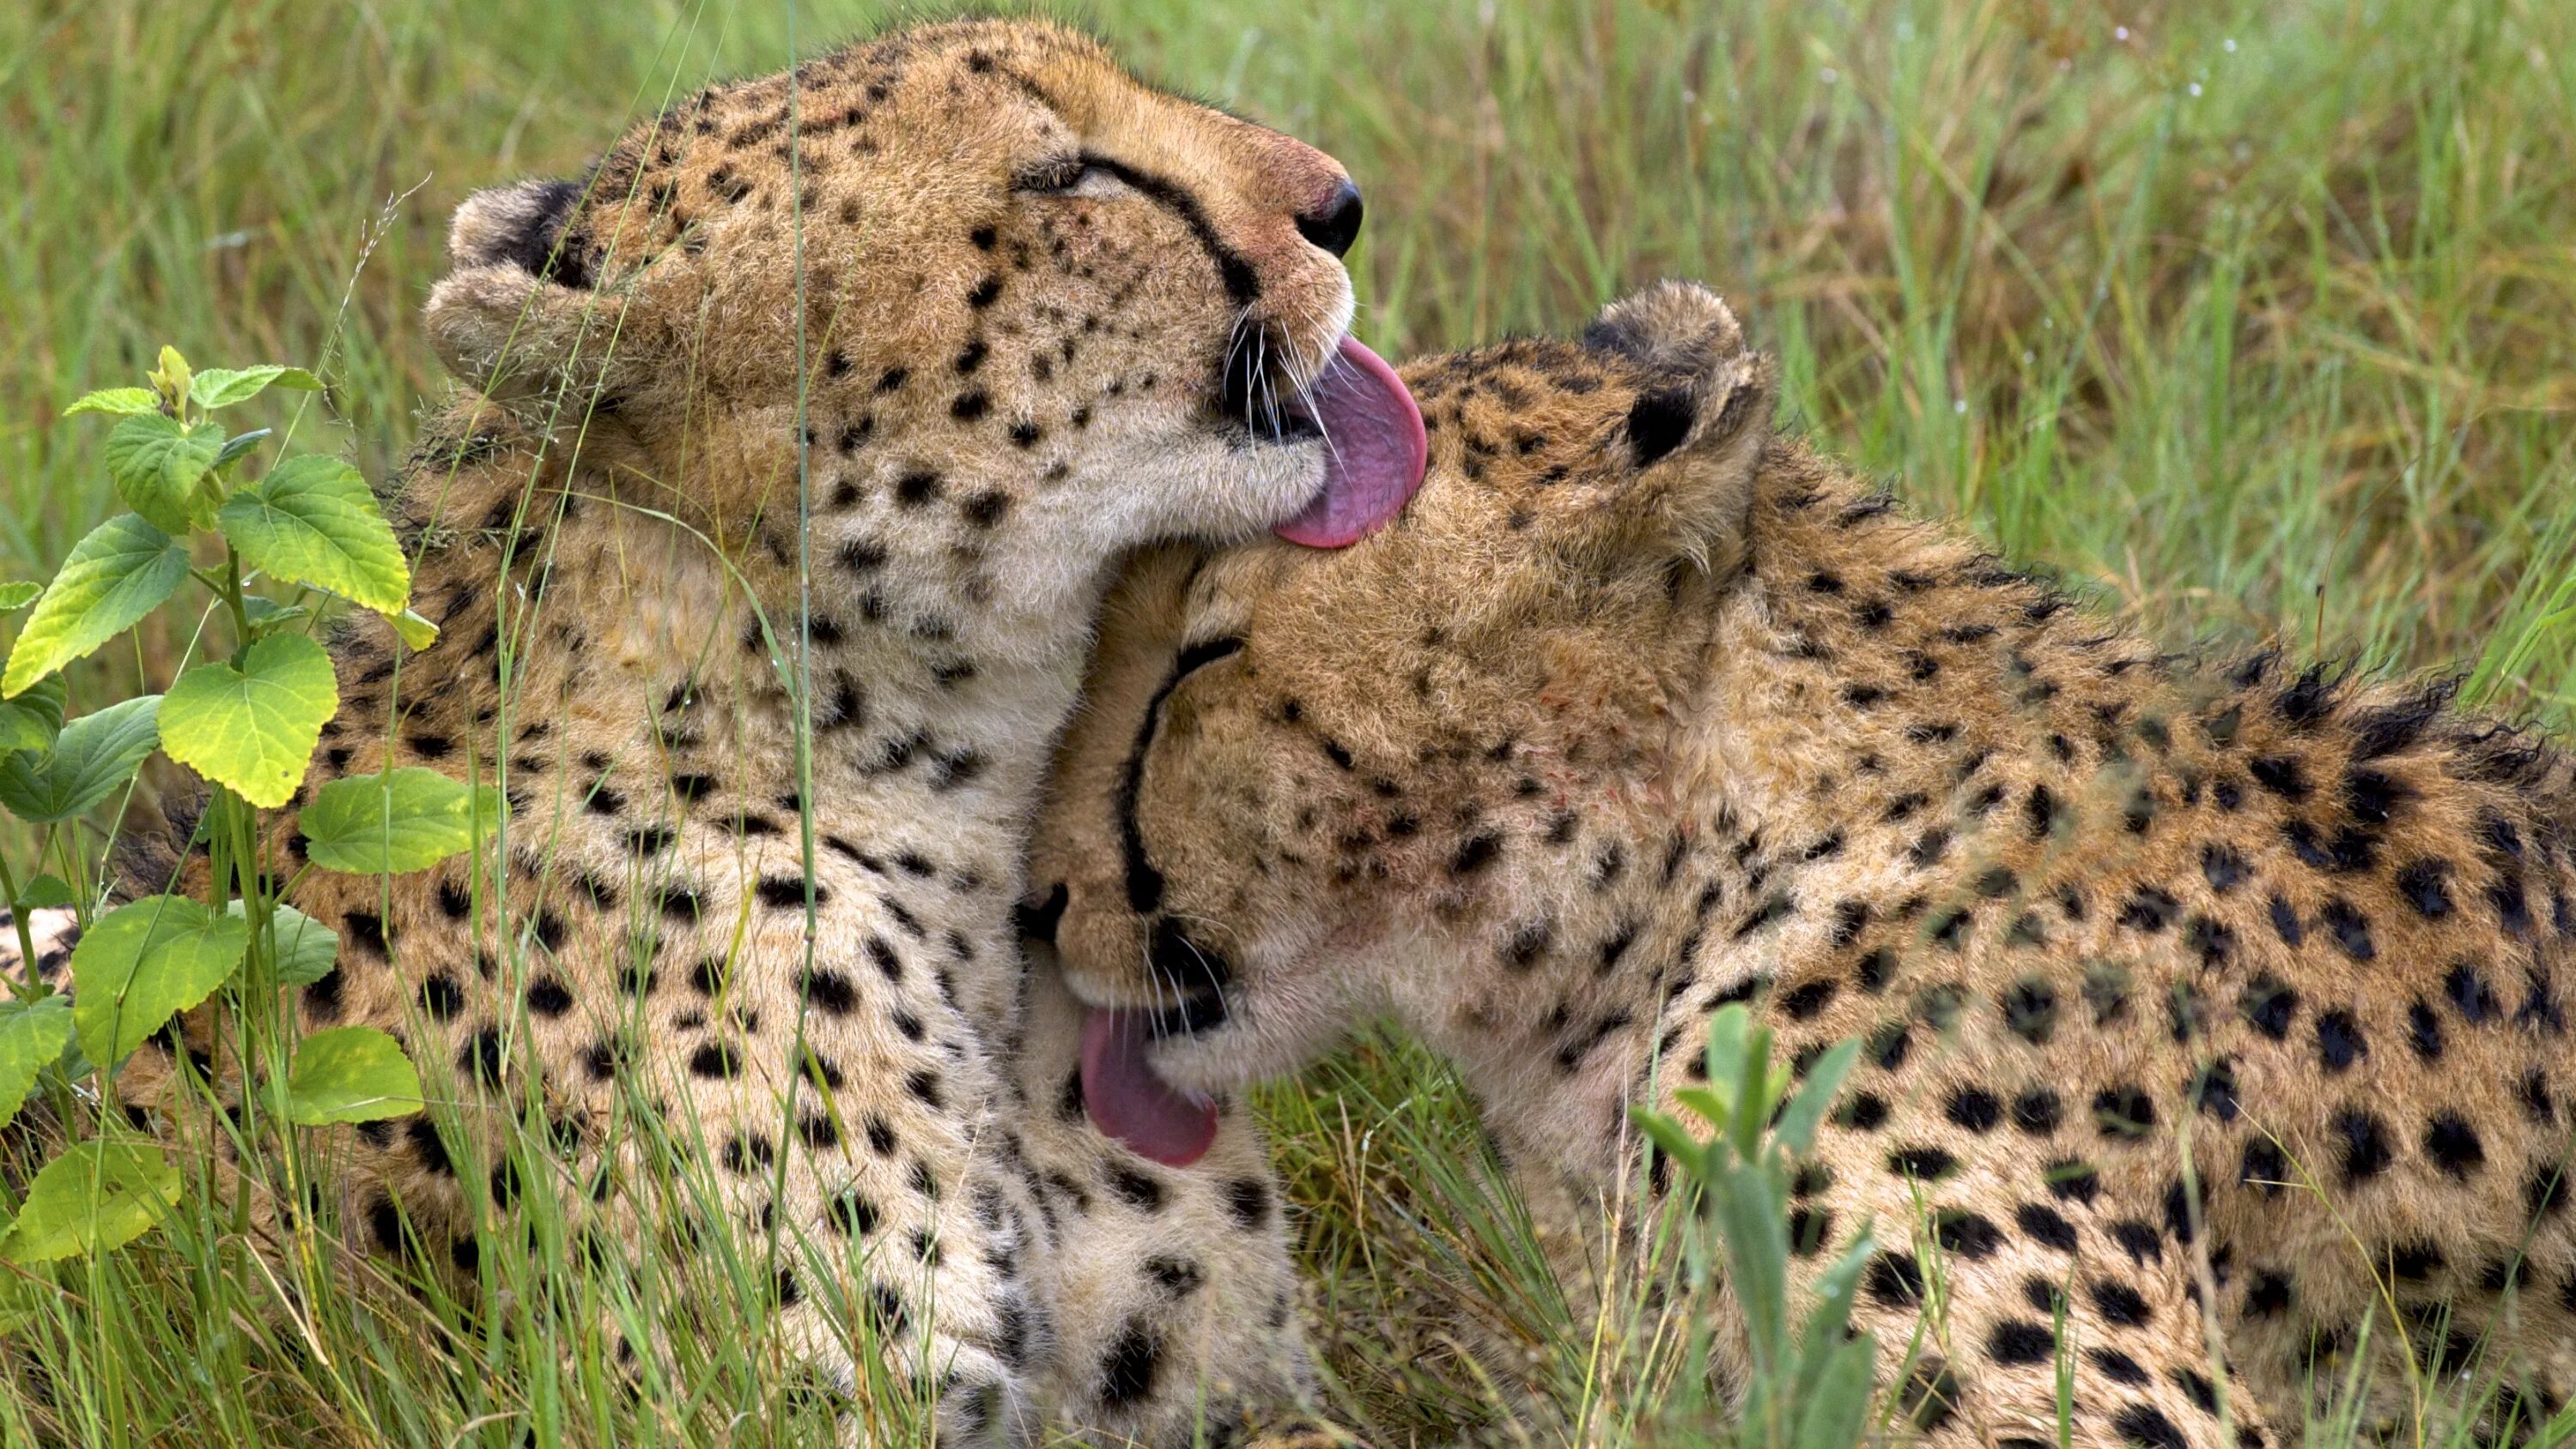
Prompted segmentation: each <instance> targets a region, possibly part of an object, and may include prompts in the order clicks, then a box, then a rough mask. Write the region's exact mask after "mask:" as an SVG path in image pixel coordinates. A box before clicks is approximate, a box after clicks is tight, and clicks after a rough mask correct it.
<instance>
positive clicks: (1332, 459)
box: [1278, 337, 1431, 548]
mask: <svg viewBox="0 0 2576 1449" xmlns="http://www.w3.org/2000/svg"><path fill="white" fill-rule="evenodd" d="M1307 401H1308V404H1309V405H1310V406H1311V407H1313V409H1314V412H1315V422H1316V425H1317V426H1319V427H1320V428H1322V429H1323V432H1324V450H1325V451H1324V459H1325V462H1324V491H1323V492H1321V493H1319V494H1317V495H1315V501H1314V502H1312V503H1309V504H1307V505H1306V511H1305V512H1303V513H1300V514H1298V515H1297V516H1296V517H1294V518H1292V519H1289V520H1288V521H1287V522H1286V523H1283V524H1281V525H1279V530H1278V531H1279V536H1280V537H1281V538H1284V539H1286V540H1288V541H1289V542H1290V543H1302V544H1304V545H1306V546H1307V547H1308V548H1340V547H1342V546H1344V545H1346V544H1353V543H1357V542H1359V541H1360V540H1361V539H1363V538H1365V537H1367V536H1368V535H1369V534H1370V533H1372V532H1374V531H1375V530H1376V529H1377V527H1378V525H1380V524H1382V523H1384V522H1386V521H1387V520H1388V519H1390V518H1393V517H1394V516H1395V515H1396V513H1397V512H1398V511H1400V510H1401V509H1402V508H1403V507H1404V503H1405V500H1406V499H1408V498H1411V497H1412V496H1413V490H1414V489H1416V488H1419V487H1421V486H1422V469H1423V467H1424V465H1425V464H1426V463H1428V462H1429V461H1430V458H1431V444H1430V440H1429V439H1427V438H1425V437H1424V436H1423V433H1422V410H1421V409H1420V408H1418V407H1415V406H1414V405H1413V394H1411V393H1409V392H1406V391H1405V390H1404V380H1403V379H1402V378H1399V377H1397V376H1396V375H1395V369H1394V368H1392V367H1389V366H1387V365H1386V359H1385V358H1382V357H1380V356H1378V355H1377V354H1376V353H1374V352H1371V351H1369V350H1368V349H1367V348H1365V347H1362V346H1361V345H1360V344H1359V343H1358V342H1357V341H1356V340H1355V339H1352V338H1349V337H1345V338H1343V339H1342V345H1341V350H1340V351H1339V352H1337V353H1335V354H1334V357H1333V360H1332V362H1331V363H1329V364H1327V365H1326V366H1325V368H1324V375H1323V376H1321V377H1319V378H1317V379H1315V385H1314V387H1313V388H1312V389H1310V390H1309V391H1308V393H1307Z"/></svg>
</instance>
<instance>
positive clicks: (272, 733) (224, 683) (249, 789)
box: [161, 634, 340, 810]
mask: <svg viewBox="0 0 2576 1449" xmlns="http://www.w3.org/2000/svg"><path fill="white" fill-rule="evenodd" d="M339 707H340V691H339V688H338V686H337V685H336V684H334V682H333V680H332V675H331V656H330V655H329V654H328V653H326V652H324V650H323V648H322V646H321V645H319V644H316V643H314V642H313V641H312V640H311V639H310V638H307V637H306V636H304V635H302V634H271V635H269V636H268V637H267V638H265V639H261V640H259V641H257V642H256V643H254V644H252V645H251V646H250V647H249V648H248V649H245V650H243V651H242V662H241V667H240V668H238V669H236V668H234V667H233V666H232V665H231V664H230V663H229V662H226V661H220V660H219V661H217V662H215V663H211V664H200V665H198V666H197V667H196V668H194V669H191V670H189V671H188V672H187V673H185V674H183V675H180V676H179V682H178V683H176V684H173V685H171V686H170V692H169V694H167V695H165V696H163V698H162V700H161V748H162V749H163V750H166V751H168V752H169V755H170V758H172V759H174V760H177V761H178V762H179V763H180V764H183V765H185V766H187V767H188V768H189V769H192V770H194V771H196V772H197V773H198V774H200V775H203V776H205V777H206V778H207V779H209V780H212V781H214V782H215V783H216V784H218V785H223V786H227V787H229V788H230V789H231V790H232V791H233V792H234V793H235V794H238V795H240V796H241V797H242V798H243V799H245V800H248V801H249V802H250V803H252V804H253V805H257V806H259V807H260V808H261V809H263V810H268V809H275V808H276V807H277V806H280V805H283V804H285V803H286V802H287V800H288V799H289V798H291V797H292V796H293V795H294V794H295V787H296V786H297V785H299V784H301V783H303V780H304V767H305V764H306V762H308V761H310V760H311V759H312V758H313V746H314V744H315V743H316V742H317V741H319V740H320V739H321V737H322V724H323V722H324V721H325V720H328V719H329V718H331V712H332V711H333V710H336V709H338V708H339Z"/></svg>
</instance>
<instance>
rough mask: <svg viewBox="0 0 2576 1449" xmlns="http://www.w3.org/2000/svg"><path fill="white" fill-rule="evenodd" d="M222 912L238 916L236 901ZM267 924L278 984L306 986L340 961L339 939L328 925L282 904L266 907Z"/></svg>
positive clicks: (240, 908)
mask: <svg viewBox="0 0 2576 1449" xmlns="http://www.w3.org/2000/svg"><path fill="white" fill-rule="evenodd" d="M225 909H226V910H227V911H229V912H230V913H231V914H233V915H235V916H241V915H242V903H241V902H239V901H234V902H233V903H232V904H231V905H229V906H227V907H226V908H225ZM244 919H248V918H247V917H244ZM268 921H269V929H271V930H272V931H274V932H275V933H276V935H277V984H278V985H280V986H310V985H312V984H313V983H314V982H316V981H319V980H321V979H322V978H323V977H325V976H328V975H330V974H331V963H333V962H334V961H337V960H339V959H340V938H339V937H338V936H337V935H334V934H333V933H332V930H331V928H330V927H329V926H326V925H324V924H322V923H321V922H320V921H317V920H315V919H313V918H312V917H311V916H308V915H306V914H304V913H303V912H302V911H299V910H297V909H296V908H295V907H293V906H290V905H287V904H285V903H284V902H280V903H278V904H276V905H273V906H270V907H269V908H268Z"/></svg>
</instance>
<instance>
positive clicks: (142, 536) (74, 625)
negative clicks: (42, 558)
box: [0, 513, 188, 699]
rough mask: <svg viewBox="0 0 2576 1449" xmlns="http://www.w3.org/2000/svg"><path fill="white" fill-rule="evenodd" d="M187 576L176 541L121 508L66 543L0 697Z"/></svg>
mask: <svg viewBox="0 0 2576 1449" xmlns="http://www.w3.org/2000/svg"><path fill="white" fill-rule="evenodd" d="M187 576H188V552H187V550H186V549H185V548H183V547H181V546H180V544H179V541H178V540H177V539H174V538H172V537H171V536H170V535H168V534H166V533H164V532H162V531H161V530H160V529H157V528H154V527H153V526H152V525H151V524H150V523H148V522H146V521H145V520H144V519H142V518H139V517H137V516H135V515H134V514H131V513H120V514H118V515H117V516H116V517H114V518H111V519H109V520H108V521H107V522H105V523H102V524H100V525H99V526H98V527H96V528H94V529H92V530H90V533H89V536H88V537H87V538H84V539H82V540H81V541H80V542H79V543H76V544H74V545H72V553H71V557H69V558H67V559H65V560H63V567H62V571H61V572H60V573H57V574H55V575H54V581H53V583H51V584H49V585H47V586H46V588H45V594H44V597H43V598H41V599H38V600H37V601H36V612H35V613H34V614H32V615H30V616H29V617H28V619H27V627H26V628H25V629H23V630H21V631H19V634H18V642H17V644H16V645H15V646H13V647H12V648H11V649H10V651H9V667H8V668H7V669H6V670H5V671H0V699H15V698H17V697H18V696H19V695H21V694H24V693H26V691H27V686H29V685H31V684H34V683H35V682H36V681H37V680H39V679H42V678H44V677H45V676H46V675H48V674H51V673H53V672H54V671H55V670H57V669H60V668H62V667H63V666H64V665H66V664H69V663H71V662H72V661H73V660H75V659H78V658H80V657H81V656H82V655H84V654H87V653H89V652H90V651H91V650H93V649H96V648H97V647H98V646H100V645H101V644H104V643H106V642H107V641H108V640H110V639H112V638H114V637H116V636H117V635H118V634H120V633H123V632H124V631H125V629H126V627H127V626H128V625H131V624H132V623H133V622H134V621H135V620H137V619H140V618H142V617H143V616H144V615H145V614H148V613H150V612H152V609H153V606H155V605H157V604H159V603H160V602H161V601H162V600H163V599H166V598H168V597H170V591H171V590H173V589H176V588H177V587H179V581H180V580H181V579H184V578H186V577H187Z"/></svg>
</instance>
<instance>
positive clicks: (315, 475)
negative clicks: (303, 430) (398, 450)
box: [216, 454, 411, 614]
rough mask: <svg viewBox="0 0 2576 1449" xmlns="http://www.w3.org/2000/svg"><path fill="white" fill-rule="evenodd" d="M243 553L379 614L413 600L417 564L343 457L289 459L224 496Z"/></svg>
mask: <svg viewBox="0 0 2576 1449" xmlns="http://www.w3.org/2000/svg"><path fill="white" fill-rule="evenodd" d="M216 522H217V524H218V525H219V526H220V527H221V528H222V529H223V531H224V537H226V538H229V539H231V540H232V542H233V547H235V548H237V549H239V550H241V555H242V557H243V558H245V559H247V560H249V561H250V562H251V563H252V564H255V565H257V566H258V567H260V568H262V569H265V570H267V571H268V573H269V575H270V577H272V578H277V579H282V580H284V581H285V582H287V583H291V584H311V585H312V586H313V587H315V588H317V589H327V590H329V591H330V592H332V593H335V594H338V595H340V596H341V597H342V598H346V599H354V600H356V601H357V602H359V603H361V604H364V605H365V606H367V607H368V608H370V609H373V610H375V611H376V612H377V613H379V614H394V613H399V612H401V610H402V607H403V604H404V603H405V601H407V600H408V599H410V597H411V567H410V565H409V564H408V563H406V562H405V561H404V559H403V551H402V545H401V544H399V543H396V542H395V541H394V531H393V529H392V527H391V526H389V525H388V524H387V523H386V522H385V516H384V515H383V514H382V513H380V512H378V511H377V509H376V495H375V494H373V493H371V492H369V491H368V489H367V480H365V479H364V478H361V477H359V476H358V470H357V469H355V468H352V467H350V466H349V465H348V464H346V463H343V462H341V461H340V460H339V459H337V458H327V457H323V456H320V455H318V454H308V455H306V456H304V457H300V458H289V459H287V460H286V461H284V462H282V463H280V464H278V465H277V466H276V467H274V468H271V469H270V470H269V471H268V476H267V477H265V478H262V479H261V480H259V482H258V483H257V484H254V485H253V486H251V487H248V488H244V489H242V490H241V491H239V492H237V493H235V494H234V495H233V496H232V497H231V498H229V499H227V500H225V502H224V506H223V510H222V512H220V513H219V514H218V515H217V516H216Z"/></svg>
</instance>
